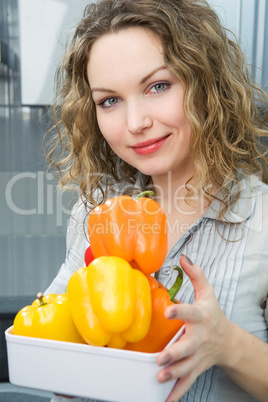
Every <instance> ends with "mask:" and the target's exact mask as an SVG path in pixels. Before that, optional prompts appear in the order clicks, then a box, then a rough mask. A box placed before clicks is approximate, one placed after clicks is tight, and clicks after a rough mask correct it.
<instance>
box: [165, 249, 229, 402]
mask: <svg viewBox="0 0 268 402" xmlns="http://www.w3.org/2000/svg"><path fill="white" fill-rule="evenodd" d="M180 264H181V267H182V269H183V270H184V271H185V273H186V274H187V275H188V276H189V278H190V280H191V282H192V285H193V287H194V294H195V304H193V305H190V304H176V305H174V306H170V307H169V308H168V309H167V310H166V313H165V314H166V317H167V318H170V319H174V318H176V319H180V320H183V321H185V334H184V335H183V336H182V337H181V338H180V340H179V341H178V342H175V343H174V344H173V345H171V346H170V347H169V348H168V349H165V350H164V351H163V352H161V353H160V354H159V356H158V364H159V365H160V366H161V365H166V364H168V366H167V367H165V368H163V369H162V370H160V372H159V373H158V380H159V381H160V382H166V381H169V380H172V379H174V378H178V381H177V383H176V384H175V387H174V388H173V390H172V392H171V393H170V395H169V397H168V399H167V402H171V401H177V400H178V399H179V398H181V397H182V396H183V395H184V394H185V393H186V392H187V391H188V390H189V388H190V387H191V385H192V384H193V382H194V381H195V379H196V378H197V377H198V376H199V375H200V374H201V373H202V372H203V371H205V370H207V369H209V368H210V367H211V366H213V365H220V366H221V365H223V366H224V365H225V362H226V361H227V359H231V356H230V355H229V354H228V347H227V345H228V341H229V335H230V333H229V331H231V327H232V323H231V322H229V321H228V320H227V318H226V317H225V315H224V313H223V311H222V309H221V308H220V305H219V303H218V301H217V298H216V296H215V293H214V290H213V288H212V286H211V285H210V283H209V282H208V281H207V279H206V277H205V275H204V273H203V271H202V269H201V268H200V267H199V266H197V265H195V264H193V263H192V262H191V261H190V260H189V258H188V257H186V256H184V255H182V256H181V259H180Z"/></svg>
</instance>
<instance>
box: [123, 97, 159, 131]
mask: <svg viewBox="0 0 268 402" xmlns="http://www.w3.org/2000/svg"><path fill="white" fill-rule="evenodd" d="M152 124H153V119H152V117H151V115H150V113H149V111H148V108H147V107H146V105H145V102H131V103H130V104H129V105H128V108H127V127H128V131H129V132H130V133H131V134H140V133H141V132H142V131H143V130H145V129H146V128H150V127H151V126H152Z"/></svg>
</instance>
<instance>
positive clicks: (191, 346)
mask: <svg viewBox="0 0 268 402" xmlns="http://www.w3.org/2000/svg"><path fill="white" fill-rule="evenodd" d="M196 349H197V342H194V340H193V338H192V337H191V338H187V337H184V336H183V337H182V338H181V339H180V340H179V341H177V342H175V343H174V344H173V345H171V346H169V348H168V349H164V350H163V351H162V352H160V353H159V355H158V357H157V362H158V364H159V365H160V366H164V365H166V364H172V363H174V362H176V361H179V360H182V359H184V358H186V357H189V356H192V355H193V354H194V353H195V351H196Z"/></svg>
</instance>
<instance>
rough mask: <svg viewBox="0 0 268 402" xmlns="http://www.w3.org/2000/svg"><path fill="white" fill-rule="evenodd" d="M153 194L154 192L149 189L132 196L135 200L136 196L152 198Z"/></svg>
mask: <svg viewBox="0 0 268 402" xmlns="http://www.w3.org/2000/svg"><path fill="white" fill-rule="evenodd" d="M153 195H154V192H153V191H151V190H146V191H142V192H141V193H140V194H139V195H137V197H135V198H134V200H135V201H136V200H137V199H138V198H142V197H147V198H152V196H153Z"/></svg>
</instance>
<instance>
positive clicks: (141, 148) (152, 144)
mask: <svg viewBox="0 0 268 402" xmlns="http://www.w3.org/2000/svg"><path fill="white" fill-rule="evenodd" d="M169 136H170V134H168V135H166V136H165V137H162V138H160V139H154V140H150V141H145V142H139V143H137V144H136V145H133V146H132V147H131V148H132V149H133V151H134V152H136V154H138V155H148V154H151V153H153V152H155V151H157V150H158V149H159V148H161V147H162V145H164V143H165V142H166V140H167V139H168V137H169Z"/></svg>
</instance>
